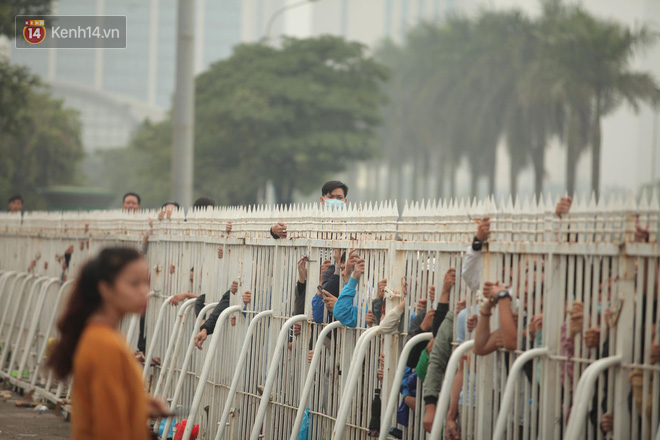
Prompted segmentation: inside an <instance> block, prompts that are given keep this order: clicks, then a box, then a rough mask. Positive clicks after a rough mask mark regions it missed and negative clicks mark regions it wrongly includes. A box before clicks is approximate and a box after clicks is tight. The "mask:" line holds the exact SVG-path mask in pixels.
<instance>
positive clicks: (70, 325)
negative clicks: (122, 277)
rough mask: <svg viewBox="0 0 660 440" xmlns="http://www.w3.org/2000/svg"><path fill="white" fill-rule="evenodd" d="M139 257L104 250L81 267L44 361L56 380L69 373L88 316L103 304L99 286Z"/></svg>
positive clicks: (133, 252)
mask: <svg viewBox="0 0 660 440" xmlns="http://www.w3.org/2000/svg"><path fill="white" fill-rule="evenodd" d="M140 258H143V257H142V255H141V254H140V253H139V252H138V251H137V250H135V249H132V248H106V249H103V250H102V251H101V253H100V254H99V255H98V256H97V257H96V258H94V259H92V260H90V261H88V262H87V263H86V264H85V266H83V268H82V270H81V271H80V274H79V275H78V278H77V279H76V284H75V287H74V288H73V291H72V292H71V296H70V297H69V302H68V304H67V307H66V309H65V310H64V312H63V313H62V315H61V316H60V319H59V321H58V323H57V328H58V330H59V331H60V338H59V340H58V341H57V343H56V345H55V347H54V348H53V351H52V354H51V355H50V358H49V359H48V364H47V365H48V367H49V368H52V370H53V373H55V376H57V377H58V378H60V379H65V378H66V377H67V376H68V375H69V374H70V373H71V371H72V370H73V356H74V354H75V352H76V348H77V347H78V341H79V340H80V336H81V335H82V333H83V330H84V329H85V326H86V325H87V321H88V320H89V318H90V316H92V314H94V313H95V312H96V311H97V310H98V309H99V308H100V307H101V306H102V304H103V299H102V298H101V293H100V292H99V283H100V282H101V281H105V282H106V283H109V284H113V283H114V282H115V280H116V279H117V276H118V275H119V274H120V273H121V271H122V270H123V269H124V268H125V267H126V266H127V265H128V264H129V263H132V262H133V261H136V260H139V259H140Z"/></svg>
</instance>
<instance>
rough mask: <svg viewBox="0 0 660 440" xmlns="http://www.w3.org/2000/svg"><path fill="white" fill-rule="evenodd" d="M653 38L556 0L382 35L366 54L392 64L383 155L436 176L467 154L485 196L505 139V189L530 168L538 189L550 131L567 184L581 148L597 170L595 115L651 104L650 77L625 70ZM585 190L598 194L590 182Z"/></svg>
mask: <svg viewBox="0 0 660 440" xmlns="http://www.w3.org/2000/svg"><path fill="white" fill-rule="evenodd" d="M655 37H656V35H655V34H653V33H651V32H650V31H649V30H648V29H645V28H639V29H635V30H632V29H628V28H626V27H625V26H623V25H621V24H619V23H616V22H612V21H606V20H601V19H598V18H596V17H593V16H591V15H590V14H588V13H587V12H586V11H585V10H583V9H582V8H580V7H577V6H567V5H564V4H563V3H562V2H560V1H546V2H544V8H543V14H542V15H541V16H540V17H539V18H538V19H535V20H532V19H530V18H529V17H527V16H525V15H524V14H523V13H521V12H520V11H517V10H510V11H506V10H505V11H483V12H481V13H480V14H478V15H477V16H476V17H475V18H466V17H460V16H455V17H450V18H448V19H447V20H446V22H444V23H443V24H441V25H431V24H424V25H421V26H418V27H416V28H414V29H412V30H411V31H410V32H409V33H408V35H407V36H406V39H405V41H404V43H403V44H402V45H400V46H399V45H396V44H394V43H392V42H390V41H386V42H384V43H383V44H382V45H381V47H380V48H379V49H378V50H377V52H376V57H377V59H379V60H382V61H383V62H384V63H385V64H386V65H388V66H390V68H391V69H392V78H391V80H390V81H389V82H388V83H387V84H386V86H385V88H384V90H385V92H386V93H387V94H388V95H389V96H390V97H391V98H392V99H391V100H390V103H389V104H388V106H386V107H385V108H384V110H383V115H384V119H385V123H384V128H383V129H382V130H381V146H382V151H383V152H384V153H385V154H386V155H388V156H390V157H392V158H395V160H396V161H397V166H400V165H401V162H408V161H409V162H411V163H413V165H415V164H416V163H417V162H418V159H417V158H419V157H421V158H424V159H423V160H425V158H427V157H437V158H438V159H439V160H438V164H439V169H438V170H436V171H435V172H436V173H443V172H445V173H450V175H452V176H453V175H454V173H455V169H456V167H457V166H458V165H459V164H460V163H461V161H462V160H467V162H468V164H469V165H470V169H471V172H472V175H473V179H472V194H473V195H476V183H477V177H480V176H485V177H487V178H488V180H489V192H491V193H493V192H494V174H495V166H496V164H495V151H496V148H497V145H498V144H499V143H500V141H504V142H506V145H507V148H508V151H509V156H510V160H511V170H512V176H511V188H512V192H514V193H515V192H516V181H517V175H518V173H520V171H522V170H523V169H524V167H526V166H527V165H528V164H529V163H531V164H532V165H533V168H534V173H535V192H536V193H540V192H541V190H542V186H543V177H544V174H545V161H544V157H545V150H546V145H547V144H548V142H549V141H550V140H551V139H552V138H553V137H557V138H558V139H560V140H561V141H562V142H563V143H565V144H566V146H567V148H568V152H569V154H568V164H567V165H568V186H569V190H571V191H572V190H573V189H574V188H573V186H574V181H575V176H574V174H575V169H574V165H575V162H577V160H578V158H579V156H580V154H581V153H582V152H583V151H585V150H586V149H588V148H593V151H594V156H595V158H594V174H595V175H598V173H599V167H598V163H599V155H600V143H601V140H600V121H601V119H602V117H603V116H604V115H606V114H608V113H610V112H612V111H613V110H614V109H616V108H617V107H618V106H619V105H620V104H621V103H623V102H627V103H628V104H629V105H631V107H632V108H633V109H634V110H637V109H638V108H639V106H640V105H641V104H642V103H648V104H657V103H658V102H660V89H659V88H658V84H657V82H656V81H655V80H654V79H653V78H652V77H651V76H650V75H649V74H647V73H644V72H635V71H631V70H630V64H631V61H632V58H633V56H634V55H635V54H636V53H637V52H638V51H639V50H643V49H646V48H648V47H650V45H652V44H653V43H654V41H655V39H656V38H655ZM414 174H415V178H416V177H417V175H418V172H415V173H414ZM453 179H454V177H452V180H453ZM593 185H594V189H596V190H597V189H598V181H597V180H596V181H594V182H593ZM452 186H453V185H452ZM450 195H452V196H453V195H456V194H455V190H452V191H450Z"/></svg>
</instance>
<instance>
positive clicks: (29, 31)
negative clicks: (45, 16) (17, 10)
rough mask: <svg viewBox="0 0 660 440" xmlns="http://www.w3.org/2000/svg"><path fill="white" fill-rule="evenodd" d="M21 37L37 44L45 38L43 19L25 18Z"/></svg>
mask: <svg viewBox="0 0 660 440" xmlns="http://www.w3.org/2000/svg"><path fill="white" fill-rule="evenodd" d="M23 38H25V41H27V42H28V43H30V44H39V43H41V42H42V41H44V39H45V38H46V26H45V22H44V20H25V26H24V27H23Z"/></svg>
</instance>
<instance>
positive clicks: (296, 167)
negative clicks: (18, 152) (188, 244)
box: [113, 36, 388, 205]
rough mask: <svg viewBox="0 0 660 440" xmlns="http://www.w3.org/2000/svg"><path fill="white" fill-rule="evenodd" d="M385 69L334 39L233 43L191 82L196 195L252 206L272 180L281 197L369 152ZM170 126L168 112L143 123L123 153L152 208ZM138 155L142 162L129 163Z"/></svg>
mask: <svg viewBox="0 0 660 440" xmlns="http://www.w3.org/2000/svg"><path fill="white" fill-rule="evenodd" d="M387 73H388V71H387V69H386V68H385V67H384V66H383V65H381V64H380V63H378V62H376V61H375V60H373V59H371V58H370V57H368V56H367V55H366V47H365V46H363V45H361V44H359V43H351V42H346V41H345V40H343V39H341V38H338V37H331V36H324V37H319V38H311V39H295V38H285V39H283V41H282V45H281V47H271V46H266V45H263V44H245V45H240V46H237V47H236V48H235V50H234V53H233V55H232V56H231V57H230V58H228V59H226V60H223V61H220V62H217V63H215V64H214V65H212V66H211V67H210V69H209V70H208V71H206V72H204V73H202V74H201V75H200V76H199V77H198V78H197V80H196V101H195V183H194V185H195V193H196V195H207V196H210V197H213V198H215V199H216V200H217V201H218V202H219V203H222V204H238V203H254V202H255V201H256V198H257V191H258V190H259V188H261V187H263V185H264V184H265V183H266V182H267V181H268V180H271V181H272V182H273V184H274V186H275V191H276V195H277V199H278V202H281V203H288V202H290V201H291V198H292V192H293V190H294V189H298V190H303V191H304V190H308V191H309V190H312V189H317V188H318V187H319V186H320V184H321V183H322V182H323V181H324V179H326V178H327V177H328V176H331V175H332V174H333V173H336V172H339V171H342V170H344V169H345V168H346V166H347V165H348V164H350V163H351V162H352V161H356V160H362V159H366V158H368V157H370V156H371V155H372V154H373V151H374V146H373V140H374V129H375V128H376V127H377V126H378V124H379V123H380V112H379V108H380V106H381V105H382V104H383V103H384V102H385V96H384V95H383V94H382V93H381V91H380V82H381V81H383V80H385V79H386V78H387ZM171 131H172V129H171V120H170V119H169V118H168V120H167V121H166V122H163V123H161V124H150V123H145V124H143V125H142V126H141V127H140V128H139V129H138V131H137V133H136V134H135V136H134V138H133V140H132V142H131V144H130V146H129V150H130V151H127V152H124V153H123V154H124V155H125V156H124V157H125V158H124V161H125V162H127V163H128V162H132V163H131V166H132V167H136V170H137V172H136V177H134V178H133V180H131V181H130V183H131V185H132V186H131V187H132V188H133V189H134V190H136V191H138V192H140V193H141V194H142V193H144V194H145V196H144V197H143V198H144V199H145V200H149V197H157V201H151V202H150V203H151V204H152V205H154V204H158V203H160V202H162V201H164V200H166V199H167V198H168V197H167V194H168V193H169V188H170V187H169V186H168V185H169V181H170V179H169V177H170V171H169V170H170V162H169V157H170V151H171V144H172V141H171ZM137 153H143V154H144V158H145V159H140V160H138V161H137V163H135V162H133V161H132V160H131V158H135V156H134V155H135V154H137ZM113 154H122V153H117V152H116V153H113ZM124 182H126V181H124ZM147 195H148V196H147Z"/></svg>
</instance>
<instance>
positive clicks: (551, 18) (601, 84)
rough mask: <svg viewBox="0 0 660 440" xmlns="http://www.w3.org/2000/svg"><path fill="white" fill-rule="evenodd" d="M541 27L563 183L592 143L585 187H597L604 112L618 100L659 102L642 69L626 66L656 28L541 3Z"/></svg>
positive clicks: (570, 180) (570, 183)
mask: <svg viewBox="0 0 660 440" xmlns="http://www.w3.org/2000/svg"><path fill="white" fill-rule="evenodd" d="M541 22H542V24H541V28H542V30H543V32H545V33H546V37H545V38H544V39H543V51H542V52H543V53H544V57H543V60H544V62H543V68H542V69H541V70H542V71H543V72H544V75H545V79H546V80H547V82H546V84H548V85H549V87H548V88H549V89H550V90H554V91H555V93H556V96H557V97H558V98H559V99H561V101H562V102H563V107H564V111H565V122H564V130H565V131H564V133H563V134H564V140H565V143H566V146H567V150H568V151H567V189H568V191H569V193H572V192H573V191H574V190H575V164H576V162H577V160H578V159H579V156H580V155H581V154H582V152H584V151H586V150H587V148H588V147H589V145H591V148H592V170H591V187H592V190H593V191H594V192H596V193H598V191H599V189H600V156H601V141H602V129H601V121H602V118H603V117H604V116H606V115H607V114H609V113H611V112H613V111H614V110H616V109H617V108H618V107H619V106H620V105H621V104H622V103H623V102H627V103H628V104H630V105H631V106H632V107H633V109H634V110H635V111H637V110H638V109H639V106H640V104H641V103H649V104H657V103H658V102H660V88H659V87H658V84H657V83H656V82H655V81H654V79H653V78H652V77H651V76H650V75H649V74H647V73H641V72H635V71H631V70H630V63H631V61H632V58H633V57H634V55H635V54H636V53H637V52H638V51H640V50H643V49H646V48H648V47H649V46H651V45H652V44H653V42H654V41H655V39H656V36H657V35H656V34H653V33H651V32H650V31H649V30H648V29H646V28H644V27H641V28H639V29H637V30H631V29H628V28H626V27H624V26H622V25H621V24H619V23H616V22H613V21H606V20H601V19H598V18H595V17H594V16H592V15H590V14H589V13H587V12H586V11H584V10H583V9H582V8H580V7H578V6H564V5H562V4H560V3H559V2H556V1H552V2H548V3H546V4H545V7H544V14H543V18H542V20H541Z"/></svg>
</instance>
